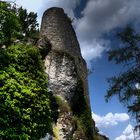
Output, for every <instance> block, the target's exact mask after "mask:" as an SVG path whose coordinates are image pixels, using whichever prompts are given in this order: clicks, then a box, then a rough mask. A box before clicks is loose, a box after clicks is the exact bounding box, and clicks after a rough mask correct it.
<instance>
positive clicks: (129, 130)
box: [115, 124, 134, 140]
mask: <svg viewBox="0 0 140 140" xmlns="http://www.w3.org/2000/svg"><path fill="white" fill-rule="evenodd" d="M115 140H134V135H133V126H132V125H131V124H129V125H128V126H127V127H126V128H125V130H124V131H123V133H122V135H121V136H119V137H117V138H115Z"/></svg>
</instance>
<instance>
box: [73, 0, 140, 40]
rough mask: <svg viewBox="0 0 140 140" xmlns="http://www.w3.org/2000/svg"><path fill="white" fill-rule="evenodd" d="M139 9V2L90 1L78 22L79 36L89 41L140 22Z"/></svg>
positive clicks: (124, 0)
mask: <svg viewBox="0 0 140 140" xmlns="http://www.w3.org/2000/svg"><path fill="white" fill-rule="evenodd" d="M139 7H140V3H139V1H138V0H133V1H131V0H123V1H122V0H117V1H116V0H89V2H88V4H87V6H86V7H85V9H84V10H83V12H82V13H83V17H82V18H80V19H79V21H78V24H77V28H76V31H77V34H78V36H80V37H81V39H87V40H89V39H92V38H93V37H100V36H101V35H102V33H105V32H109V31H110V30H112V29H114V28H116V27H123V26H125V25H126V24H128V23H129V22H131V21H133V22H135V21H137V20H139V14H140V8H139ZM139 21H140V20H139Z"/></svg>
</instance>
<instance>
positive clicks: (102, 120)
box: [92, 113, 129, 128]
mask: <svg viewBox="0 0 140 140" xmlns="http://www.w3.org/2000/svg"><path fill="white" fill-rule="evenodd" d="M92 117H93V119H94V120H95V123H96V126H97V127H98V128H108V127H112V126H116V125H118V123H119V122H125V121H128V120H129V116H128V114H126V113H115V114H113V113H108V114H106V115H105V116H100V115H97V114H95V113H92Z"/></svg>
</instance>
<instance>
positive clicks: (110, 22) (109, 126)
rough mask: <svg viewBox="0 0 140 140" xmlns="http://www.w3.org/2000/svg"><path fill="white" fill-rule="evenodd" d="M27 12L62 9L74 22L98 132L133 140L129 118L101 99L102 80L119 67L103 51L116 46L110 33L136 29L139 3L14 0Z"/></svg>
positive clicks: (103, 91)
mask: <svg viewBox="0 0 140 140" xmlns="http://www.w3.org/2000/svg"><path fill="white" fill-rule="evenodd" d="M16 3H17V4H18V5H19V6H20V5H22V6H23V7H24V8H26V9H28V10H29V11H34V12H37V13H38V21H39V23H40V22H41V17H42V14H43V12H44V11H45V10H46V9H47V8H49V7H54V6H57V7H62V8H64V10H65V12H66V13H67V14H68V15H69V16H70V17H71V18H72V19H74V22H73V27H74V28H75V31H76V34H77V38H78V40H79V43H80V47H81V52H82V55H83V57H84V58H85V60H86V62H87V64H88V67H89V68H90V69H92V68H94V71H93V73H92V74H90V75H89V76H88V79H89V92H90V103H91V109H92V115H93V118H94V120H95V122H96V126H97V127H98V128H99V130H100V133H103V134H105V135H107V136H109V138H110V140H133V134H132V124H133V119H131V118H130V115H128V113H127V109H126V108H125V107H123V105H122V104H120V103H119V101H118V99H117V97H113V98H112V99H111V100H110V101H109V103H106V102H105V99H104V96H105V94H106V91H107V89H108V87H109V85H108V83H107V81H106V78H107V77H111V76H113V75H116V74H118V73H119V72H120V70H121V66H117V65H115V64H114V63H113V62H108V58H107V54H106V52H107V51H108V50H110V49H114V48H116V47H118V46H119V45H120V44H119V42H118V41H117V40H116V39H115V37H114V33H115V31H118V29H121V28H124V27H125V26H126V25H128V24H130V23H131V24H132V25H133V26H134V27H135V29H137V30H139V28H138V27H139V26H140V18H139V16H140V0H34V1H31V0H30V1H29V0H16Z"/></svg>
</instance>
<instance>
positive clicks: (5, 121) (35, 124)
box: [0, 45, 52, 140]
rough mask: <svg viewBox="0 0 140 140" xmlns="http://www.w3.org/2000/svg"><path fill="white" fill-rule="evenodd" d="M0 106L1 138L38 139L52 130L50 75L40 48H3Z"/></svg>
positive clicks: (0, 68)
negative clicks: (44, 66) (47, 72)
mask: <svg viewBox="0 0 140 140" xmlns="http://www.w3.org/2000/svg"><path fill="white" fill-rule="evenodd" d="M1 58H2V59H1ZM0 108H1V111H0V138H1V139H2V140H30V139H31V140H38V139H39V138H41V137H43V136H45V135H46V133H47V132H51V131H52V127H51V121H52V120H51V110H50V98H49V94H48V90H47V77H46V75H45V74H44V69H43V64H42V60H41V56H40V52H39V50H38V49H37V48H35V47H32V46H17V45H16V46H10V47H8V48H7V49H0Z"/></svg>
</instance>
